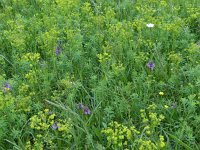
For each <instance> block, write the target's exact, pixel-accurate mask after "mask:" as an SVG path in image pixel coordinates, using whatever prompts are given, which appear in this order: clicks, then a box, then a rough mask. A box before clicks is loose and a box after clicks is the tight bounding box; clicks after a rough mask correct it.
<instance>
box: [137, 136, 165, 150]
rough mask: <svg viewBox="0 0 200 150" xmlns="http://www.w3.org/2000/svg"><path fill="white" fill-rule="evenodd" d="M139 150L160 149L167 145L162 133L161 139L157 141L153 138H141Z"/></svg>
mask: <svg viewBox="0 0 200 150" xmlns="http://www.w3.org/2000/svg"><path fill="white" fill-rule="evenodd" d="M139 143H140V146H139V150H160V149H162V148H164V147H165V145H166V144H165V142H164V137H163V136H162V135H160V136H159V140H158V141H156V142H155V143H154V142H152V141H151V140H143V139H139Z"/></svg>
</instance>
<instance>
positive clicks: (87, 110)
mask: <svg viewBox="0 0 200 150" xmlns="http://www.w3.org/2000/svg"><path fill="white" fill-rule="evenodd" d="M83 113H84V114H85V115H89V114H90V109H89V108H88V107H84V109H83Z"/></svg>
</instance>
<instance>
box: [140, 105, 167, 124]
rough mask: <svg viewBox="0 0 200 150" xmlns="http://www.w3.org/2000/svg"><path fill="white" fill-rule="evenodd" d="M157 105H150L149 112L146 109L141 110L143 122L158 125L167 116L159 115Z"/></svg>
mask: <svg viewBox="0 0 200 150" xmlns="http://www.w3.org/2000/svg"><path fill="white" fill-rule="evenodd" d="M156 107H157V106H156V105H155V104H152V105H149V107H148V108H147V110H148V113H146V112H145V110H144V109H141V110H140V113H141V118H142V122H143V123H149V124H150V125H151V126H152V127H155V126H158V125H159V124H160V122H161V121H162V120H163V119H164V118H165V116H163V115H162V114H160V115H158V114H157V113H156V112H154V110H155V109H156Z"/></svg>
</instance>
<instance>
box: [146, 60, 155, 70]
mask: <svg viewBox="0 0 200 150" xmlns="http://www.w3.org/2000/svg"><path fill="white" fill-rule="evenodd" d="M147 67H148V68H149V69H151V70H153V69H154V68H155V63H153V62H152V61H149V62H148V63H147Z"/></svg>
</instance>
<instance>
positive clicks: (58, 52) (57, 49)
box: [56, 46, 62, 55]
mask: <svg viewBox="0 0 200 150" xmlns="http://www.w3.org/2000/svg"><path fill="white" fill-rule="evenodd" d="M61 52H62V48H61V47H60V46H57V47H56V55H60V53H61Z"/></svg>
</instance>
